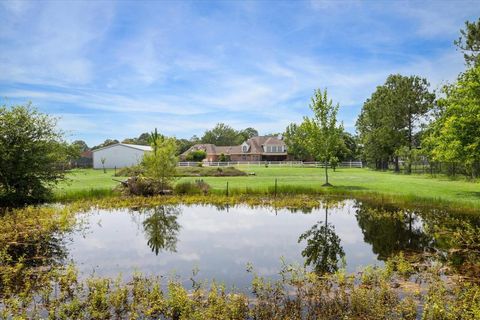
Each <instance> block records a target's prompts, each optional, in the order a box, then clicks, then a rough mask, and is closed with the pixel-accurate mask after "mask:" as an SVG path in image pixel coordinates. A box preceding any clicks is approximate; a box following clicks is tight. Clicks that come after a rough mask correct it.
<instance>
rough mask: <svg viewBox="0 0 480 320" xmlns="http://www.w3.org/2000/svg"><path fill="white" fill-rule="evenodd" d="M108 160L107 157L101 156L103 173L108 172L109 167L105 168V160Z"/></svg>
mask: <svg viewBox="0 0 480 320" xmlns="http://www.w3.org/2000/svg"><path fill="white" fill-rule="evenodd" d="M106 161H107V158H105V157H102V158H100V162H101V163H102V168H103V173H107V169H105V162H106Z"/></svg>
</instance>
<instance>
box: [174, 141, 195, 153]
mask: <svg viewBox="0 0 480 320" xmlns="http://www.w3.org/2000/svg"><path fill="white" fill-rule="evenodd" d="M194 144H195V143H193V142H192V141H191V140H188V139H177V152H178V154H182V153H184V152H185V151H187V150H188V149H190V148H191V147H192V146H193V145H194Z"/></svg>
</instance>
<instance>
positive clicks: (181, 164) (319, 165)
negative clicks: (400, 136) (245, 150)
mask: <svg viewBox="0 0 480 320" xmlns="http://www.w3.org/2000/svg"><path fill="white" fill-rule="evenodd" d="M200 165H202V166H206V167H231V166H242V165H244V166H245V165H246V166H273V167H315V168H324V167H325V163H324V162H302V161H228V162H207V161H205V162H179V163H178V166H179V167H198V166H200ZM329 167H330V166H329ZM338 167H341V168H363V164H362V162H361V161H346V162H341V163H339V164H338Z"/></svg>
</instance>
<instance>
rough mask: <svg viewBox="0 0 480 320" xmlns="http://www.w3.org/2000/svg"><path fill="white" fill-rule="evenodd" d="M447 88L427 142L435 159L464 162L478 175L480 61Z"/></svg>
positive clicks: (471, 174) (479, 161) (479, 153)
mask: <svg viewBox="0 0 480 320" xmlns="http://www.w3.org/2000/svg"><path fill="white" fill-rule="evenodd" d="M443 92H444V94H445V96H444V97H443V98H441V99H439V100H438V106H439V110H438V117H437V119H436V120H435V121H434V122H433V123H432V124H431V125H430V127H429V130H428V134H427V135H426V136H425V138H424V141H423V143H424V146H425V148H427V149H428V150H429V151H430V154H431V157H432V159H433V160H435V161H446V162H456V163H461V164H463V165H465V167H466V169H467V171H468V173H469V175H470V176H471V177H472V178H475V177H476V176H477V175H478V170H479V168H478V165H479V163H480V64H477V65H476V66H474V67H472V68H470V69H468V70H467V71H465V72H464V73H462V74H460V75H459V77H458V79H457V82H456V83H454V84H452V85H447V86H445V87H444V88H443Z"/></svg>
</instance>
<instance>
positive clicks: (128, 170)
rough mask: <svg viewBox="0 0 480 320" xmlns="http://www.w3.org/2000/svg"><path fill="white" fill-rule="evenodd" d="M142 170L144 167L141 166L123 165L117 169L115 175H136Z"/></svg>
mask: <svg viewBox="0 0 480 320" xmlns="http://www.w3.org/2000/svg"><path fill="white" fill-rule="evenodd" d="M144 172H145V169H143V168H142V167H141V166H132V167H125V168H122V169H120V170H117V173H116V174H115V177H138V176H139V175H141V174H143V173H144Z"/></svg>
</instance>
